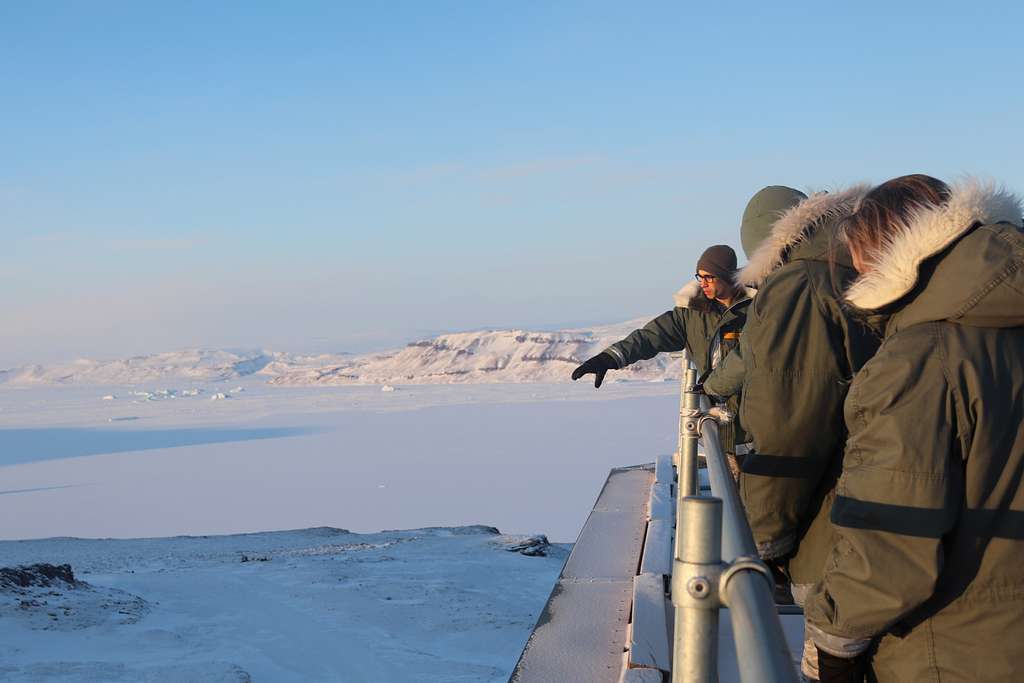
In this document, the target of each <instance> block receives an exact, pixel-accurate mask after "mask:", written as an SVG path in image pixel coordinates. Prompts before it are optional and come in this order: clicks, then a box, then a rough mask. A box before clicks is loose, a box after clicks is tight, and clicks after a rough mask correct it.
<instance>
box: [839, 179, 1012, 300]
mask: <svg viewBox="0 0 1024 683" xmlns="http://www.w3.org/2000/svg"><path fill="white" fill-rule="evenodd" d="M950 189H951V196H950V198H949V201H948V202H947V203H946V204H943V205H942V206H929V207H925V208H922V209H920V210H918V211H916V212H915V213H914V214H912V215H911V216H910V218H909V220H908V221H907V222H906V223H905V224H904V225H902V226H899V228H898V229H897V230H896V231H895V232H893V234H892V235H890V236H889V238H888V239H887V240H886V241H885V244H884V245H883V247H882V252H881V254H880V255H879V256H878V258H877V259H876V262H875V267H874V268H872V269H871V271H870V272H868V273H865V274H863V275H861V276H860V277H858V278H857V279H856V280H854V282H853V284H852V285H850V287H849V289H847V290H846V300H847V301H849V302H850V303H851V304H853V305H854V306H856V307H857V308H860V309H864V310H875V309H878V308H881V307H882V306H885V305H887V304H891V303H892V302H894V301H896V300H897V299H900V298H901V297H903V296H904V295H905V294H907V293H908V292H909V291H910V290H911V289H913V288H914V285H916V284H917V278H918V272H919V269H920V266H921V264H922V263H923V262H924V261H926V260H928V259H929V258H931V257H932V256H935V255H936V254H938V253H939V252H940V251H942V250H943V249H945V248H946V247H948V246H949V245H951V244H952V243H953V242H955V241H956V240H957V239H958V238H959V237H960V236H961V235H963V234H964V233H965V232H967V231H968V230H969V229H970V228H971V226H973V225H975V224H976V223H981V224H982V225H987V224H990V223H1003V222H1007V223H1013V224H1015V225H1021V223H1022V219H1021V200H1020V198H1019V197H1017V196H1015V195H1013V194H1011V193H1010V192H1008V191H1007V190H1005V189H1003V188H1001V187H998V186H996V185H995V184H994V183H992V182H982V181H979V180H977V179H974V178H967V179H965V180H963V181H962V182H959V183H954V184H953V185H952V186H951V188H950Z"/></svg>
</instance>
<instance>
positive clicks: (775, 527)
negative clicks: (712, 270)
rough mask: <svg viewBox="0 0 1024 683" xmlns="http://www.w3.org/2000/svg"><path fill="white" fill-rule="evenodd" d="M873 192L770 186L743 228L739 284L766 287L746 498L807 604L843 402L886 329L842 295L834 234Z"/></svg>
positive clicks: (838, 461)
mask: <svg viewBox="0 0 1024 683" xmlns="http://www.w3.org/2000/svg"><path fill="white" fill-rule="evenodd" d="M865 191H866V188H863V187H859V188H853V189H849V190H846V191H842V192H835V193H831V194H826V193H820V194H815V195H813V196H811V197H809V198H808V197H805V196H804V195H803V194H801V193H799V192H797V191H796V190H793V189H791V188H787V187H782V186H773V187H767V188H765V189H763V190H761V191H760V192H758V193H757V194H755V195H754V197H753V198H751V200H750V202H749V203H748V205H747V208H746V210H745V211H744V214H743V222H742V225H741V232H742V233H743V244H744V249H745V250H746V251H747V252H748V254H750V261H749V263H748V265H747V266H746V267H745V268H744V269H743V270H742V271H741V272H740V273H739V275H738V278H739V280H738V281H740V282H746V283H749V284H752V285H754V286H756V287H757V288H758V294H757V298H756V299H754V302H753V304H752V305H751V307H750V309H749V311H748V314H747V321H746V325H745V327H744V330H743V336H742V338H741V339H742V341H741V348H740V353H741V357H742V363H743V368H744V369H743V373H742V375H743V397H742V403H741V406H740V421H741V422H742V424H743V425H744V427H745V428H746V429H747V431H748V432H749V433H750V436H751V437H752V439H753V442H754V449H753V451H752V452H751V453H749V454H748V455H747V456H746V459H745V461H744V463H743V467H742V470H743V472H742V474H741V476H740V495H741V498H742V501H743V505H744V508H745V510H746V513H747V517H748V519H749V522H750V527H751V530H752V531H753V535H754V540H755V542H756V543H757V549H758V552H759V554H760V555H761V557H762V559H764V560H766V561H767V562H768V564H769V565H771V566H772V568H773V570H774V572H775V574H776V580H777V582H778V583H779V584H780V587H782V586H784V583H785V576H784V574H783V572H786V573H788V576H789V578H790V580H791V581H792V597H793V600H794V601H795V602H797V604H801V605H802V604H803V602H804V597H805V595H806V594H807V591H808V590H809V589H810V588H811V586H812V585H813V584H814V583H816V582H817V581H819V580H820V579H821V575H822V571H823V564H824V560H825V557H826V555H827V554H828V552H829V551H830V550H831V548H832V545H833V537H832V531H831V524H830V523H829V520H828V514H829V510H830V508H831V499H832V496H833V495H834V494H833V488H834V486H835V482H836V478H837V477H838V474H839V470H840V467H841V465H842V457H843V444H844V441H845V437H846V430H845V426H844V422H843V411H842V408H843V399H844V398H845V396H846V389H847V386H848V385H849V382H850V379H851V377H852V376H853V374H854V372H856V371H857V370H858V369H859V368H860V366H861V365H862V364H863V363H864V362H865V361H866V360H867V359H868V358H869V357H870V356H871V355H872V354H873V353H874V351H875V349H876V348H877V339H876V338H875V336H874V335H873V334H872V333H871V332H870V330H869V329H868V328H866V327H865V326H863V325H861V324H860V323H858V322H856V321H854V320H852V319H851V318H850V317H849V315H848V314H847V313H846V312H845V311H844V310H843V307H842V305H841V303H840V301H839V291H841V287H842V286H843V285H845V284H846V283H847V282H849V281H851V280H852V279H853V278H854V276H855V275H856V273H855V272H854V270H853V268H852V264H851V263H850V260H849V255H848V254H847V253H846V252H845V250H844V249H838V250H837V249H836V248H835V247H836V245H835V244H834V242H835V240H834V239H833V237H834V233H835V229H836V225H837V222H838V221H839V220H840V219H842V218H844V217H846V216H848V215H849V214H850V212H851V211H852V210H853V207H854V204H855V203H856V201H857V200H858V199H859V198H860V197H862V196H863V195H864V193H865ZM733 363H734V359H729V360H727V361H726V362H725V364H723V366H721V372H720V371H719V370H716V371H715V372H713V373H712V374H711V375H710V376H709V377H708V378H707V380H706V381H705V383H704V390H705V392H707V393H711V394H714V393H715V392H716V391H720V389H719V385H720V384H722V383H726V384H727V383H728V382H729V381H733V380H731V379H729V378H728V377H726V378H724V379H723V373H725V372H726V370H730V369H732V368H733ZM733 371H734V370H733ZM780 592H782V593H784V592H785V591H780ZM784 599H785V597H784V596H782V595H777V600H780V601H783V600H784ZM804 650H805V658H804V661H803V663H802V665H801V669H802V670H803V673H804V675H805V676H807V677H808V678H811V679H815V678H817V675H818V672H817V657H816V651H815V649H814V647H813V646H812V645H811V644H810V643H809V642H808V643H805V648H804Z"/></svg>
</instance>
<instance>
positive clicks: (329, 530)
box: [0, 380, 678, 681]
mask: <svg viewBox="0 0 1024 683" xmlns="http://www.w3.org/2000/svg"><path fill="white" fill-rule="evenodd" d="M677 391H678V388H677V385H676V384H675V383H671V382H666V383H656V384H652V383H640V382H637V383H630V382H621V383H612V384H610V385H606V386H603V387H602V388H601V389H600V390H594V388H593V386H592V384H584V383H582V382H580V383H577V384H515V385H439V386H425V385H420V386H408V387H402V386H399V387H395V390H394V391H382V390H381V388H380V387H370V386H359V387H352V386H338V387H281V386H268V385H266V384H264V383H263V382H262V381H259V380H249V381H242V382H241V383H235V384H230V385H225V384H223V383H219V384H212V385H191V384H188V385H181V386H170V387H149V386H146V387H95V386H90V387H80V386H77V387H56V388H50V387H48V388H17V387H0V539H5V540H4V541H2V542H0V567H10V566H14V565H21V564H27V563H33V562H47V563H52V564H64V563H67V564H70V565H71V566H72V569H73V571H74V574H75V579H76V580H77V581H84V582H85V583H86V584H88V585H85V586H83V585H76V584H72V583H68V582H67V581H63V580H61V579H55V580H54V583H53V585H52V586H36V585H33V586H28V587H25V586H22V587H11V586H8V588H6V589H5V588H3V587H2V586H0V679H4V680H7V679H10V680H32V681H36V680H53V681H100V680H125V681H127V680H132V681H135V680H154V681H155V680H160V681H164V680H169V681H178V680H180V681H206V680H213V681H221V680H229V681H235V680H238V681H245V680H249V679H250V677H251V679H252V680H257V681H263V680H267V681H291V680H295V681H300V680H302V681H304V680H337V681H364V680H366V681H371V680H373V681H377V680H395V681H406V680H408V681H501V680H505V679H506V678H507V676H508V675H509V673H510V672H511V670H512V668H513V666H514V665H515V661H516V657H517V656H518V653H519V650H520V649H521V647H522V645H523V643H524V642H525V640H526V638H527V636H528V635H529V631H530V629H531V628H532V626H533V623H534V621H535V619H536V617H537V615H538V614H539V611H540V609H541V608H542V606H543V604H544V601H545V600H546V598H547V595H548V593H549V591H550V589H551V586H552V585H553V583H554V580H555V578H556V576H557V575H558V572H559V570H560V569H561V565H562V563H563V562H564V558H565V552H566V550H565V547H564V546H558V545H556V546H553V547H552V548H550V549H549V552H548V554H547V556H545V557H528V556H524V555H521V554H519V553H515V552H507V551H506V547H507V546H508V545H509V543H513V542H515V541H516V540H518V538H519V537H520V536H522V535H528V534H547V536H548V537H549V538H550V539H551V540H552V541H553V542H572V541H574V540H575V537H576V535H577V533H578V531H579V529H580V527H581V526H582V524H583V522H584V520H585V519H586V516H587V514H588V513H589V511H590V508H591V506H592V505H593V502H594V500H595V498H596V497H597V494H598V492H599V490H600V487H601V484H602V483H603V481H604V479H605V477H606V476H607V473H608V470H609V469H610V468H612V467H616V466H622V465H629V464H636V463H640V462H650V461H653V460H654V459H655V458H656V457H657V456H658V455H659V454H662V453H668V452H670V451H671V450H673V448H674V445H675V433H676V420H677V400H678V398H677V397H678V394H677ZM466 525H490V526H494V527H497V528H498V529H500V530H501V532H503V534H507V535H498V534H495V533H493V532H492V531H490V530H487V529H484V528H481V527H474V528H469V529H454V528H451V527H463V526H466ZM424 527H448V528H447V529H427V530H421V531H403V532H392V531H383V532H382V531H381V530H386V529H423V528H424ZM288 529H296V530H304V531H291V532H281V533H267V532H273V531H279V530H288ZM342 530H350V531H351V532H353V533H347V532H344V531H342ZM252 532H261V533H252ZM224 534H235V535H229V536H221V537H217V538H214V537H211V538H160V539H155V540H109V539H140V538H143V539H146V538H149V537H172V536H182V535H190V536H208V535H224ZM237 534H247V535H237ZM54 537H79V539H108V540H100V541H97V540H78V539H68V538H54ZM14 539H47V540H31V541H24V540H14ZM243 557H244V558H245V560H246V561H244V562H243V561H242V560H243ZM0 583H2V580H0ZM8 583H10V582H8Z"/></svg>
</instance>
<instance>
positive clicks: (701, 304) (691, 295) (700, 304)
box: [672, 280, 757, 311]
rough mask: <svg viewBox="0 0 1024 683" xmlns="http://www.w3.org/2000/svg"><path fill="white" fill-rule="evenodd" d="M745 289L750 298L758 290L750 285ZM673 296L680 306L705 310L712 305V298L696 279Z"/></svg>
mask: <svg viewBox="0 0 1024 683" xmlns="http://www.w3.org/2000/svg"><path fill="white" fill-rule="evenodd" d="M743 290H744V291H745V292H746V293H747V298H748V299H753V298H754V295H755V294H757V290H756V289H752V288H750V287H744V288H743ZM672 298H673V299H674V300H675V302H676V306H678V307H679V308H693V309H696V310H702V311H703V310H708V309H710V307H711V302H710V300H709V299H708V298H707V297H706V296H704V292H703V291H702V290H701V288H700V283H699V282H697V281H696V280H691V281H690V282H687V283H686V284H685V285H683V286H682V287H681V288H680V289H679V291H678V292H676V293H675V295H674V296H673V297H672Z"/></svg>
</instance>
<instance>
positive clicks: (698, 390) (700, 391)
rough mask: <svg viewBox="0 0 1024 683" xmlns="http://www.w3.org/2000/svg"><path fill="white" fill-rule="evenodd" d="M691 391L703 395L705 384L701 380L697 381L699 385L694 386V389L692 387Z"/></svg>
mask: <svg viewBox="0 0 1024 683" xmlns="http://www.w3.org/2000/svg"><path fill="white" fill-rule="evenodd" d="M690 391H692V392H693V393H695V394H703V393H704V382H701V381H700V380H697V383H696V384H694V385H693V386H692V387H690Z"/></svg>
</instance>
